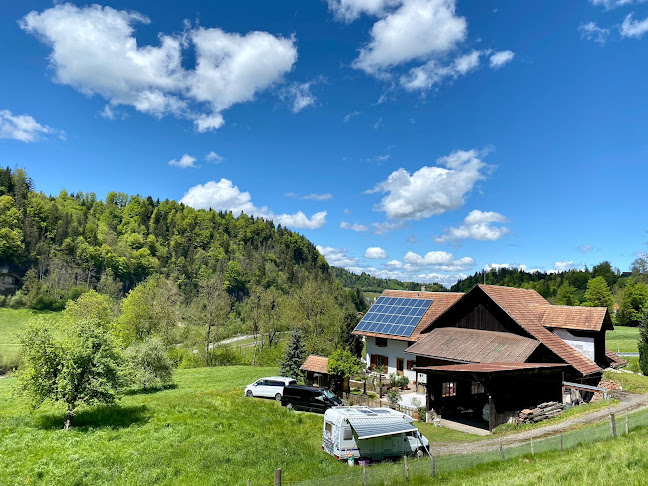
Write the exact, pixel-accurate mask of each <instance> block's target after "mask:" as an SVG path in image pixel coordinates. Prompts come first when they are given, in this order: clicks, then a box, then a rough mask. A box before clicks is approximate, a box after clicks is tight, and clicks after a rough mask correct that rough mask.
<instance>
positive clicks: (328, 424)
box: [324, 422, 333, 434]
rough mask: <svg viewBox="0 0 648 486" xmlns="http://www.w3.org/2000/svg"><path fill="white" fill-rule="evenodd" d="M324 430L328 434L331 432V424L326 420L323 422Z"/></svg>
mask: <svg viewBox="0 0 648 486" xmlns="http://www.w3.org/2000/svg"><path fill="white" fill-rule="evenodd" d="M324 430H326V431H327V432H328V433H329V434H332V433H333V424H330V423H328V422H326V423H325V424H324Z"/></svg>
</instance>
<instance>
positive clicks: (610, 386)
mask: <svg viewBox="0 0 648 486" xmlns="http://www.w3.org/2000/svg"><path fill="white" fill-rule="evenodd" d="M598 386H600V387H601V388H606V389H607V390H608V397H617V396H618V394H617V393H615V392H620V391H623V387H622V386H621V385H619V384H618V383H616V382H614V381H609V380H601V382H600V383H599V384H598ZM604 398H605V397H604V395H603V392H599V391H597V392H595V393H594V396H593V397H592V401H593V402H598V401H600V400H603V399H604Z"/></svg>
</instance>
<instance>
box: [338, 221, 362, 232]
mask: <svg viewBox="0 0 648 486" xmlns="http://www.w3.org/2000/svg"><path fill="white" fill-rule="evenodd" d="M340 228H342V229H348V230H351V231H356V232H358V233H360V232H362V231H368V230H369V226H367V225H364V224H358V223H349V222H347V221H342V222H341V223H340Z"/></svg>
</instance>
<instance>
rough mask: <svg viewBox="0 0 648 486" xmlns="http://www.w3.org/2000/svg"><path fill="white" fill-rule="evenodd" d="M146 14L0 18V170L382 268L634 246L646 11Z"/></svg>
mask: <svg viewBox="0 0 648 486" xmlns="http://www.w3.org/2000/svg"><path fill="white" fill-rule="evenodd" d="M159 5H160V3H159V2H153V1H138V2H133V1H130V2H127V1H110V2H104V3H102V4H95V5H91V4H81V3H76V4H73V3H63V2H55V3H52V2H44V1H43V2H39V1H33V2H30V1H24V2H11V3H9V4H7V5H5V6H3V12H2V15H1V17H0V22H1V24H0V46H2V47H1V48H0V65H1V66H2V74H3V75H2V76H1V77H0V163H1V164H2V165H4V166H6V165H8V166H11V167H22V168H24V169H26V170H27V172H28V173H29V175H30V176H31V177H32V178H33V179H34V180H35V182H36V188H37V189H38V190H42V191H44V192H45V193H48V194H50V193H51V194H57V193H58V192H59V191H60V190H61V189H62V188H65V189H67V190H68V191H69V192H76V191H79V190H82V191H85V192H88V191H93V192H96V193H97V195H98V196H99V197H104V196H105V194H106V193H107V192H108V191H110V190H118V191H123V192H126V193H128V194H142V195H152V196H153V197H156V198H160V199H164V198H170V199H177V200H181V199H182V200H183V201H184V202H186V203H187V204H190V205H192V206H195V207H214V208H217V209H230V210H233V211H235V212H240V211H241V210H243V211H246V212H248V213H253V214H257V215H261V216H265V217H271V218H273V219H274V220H275V222H281V223H282V224H284V225H286V226H288V227H290V228H292V229H295V230H296V231H299V232H301V233H303V234H305V235H306V236H307V237H308V238H309V239H310V240H311V241H313V243H315V244H316V245H318V246H319V247H320V251H321V252H322V253H323V254H324V255H325V256H326V257H327V259H328V261H329V263H331V264H333V265H339V266H345V267H347V268H350V269H353V270H354V271H361V270H366V271H368V272H369V273H371V274H373V275H377V276H383V277H389V276H393V277H396V278H401V279H408V280H409V279H413V280H419V281H440V282H443V283H446V284H450V283H453V282H454V281H455V280H456V279H457V278H458V277H460V276H461V275H467V274H472V273H474V272H475V271H479V270H481V269H482V268H484V267H485V266H493V265H509V266H520V265H523V266H524V267H525V268H527V269H536V268H537V269H541V270H555V269H557V270H561V269H566V268H570V267H581V266H582V265H585V264H587V265H589V266H590V267H591V266H592V265H593V264H595V263H598V262H600V261H602V260H606V259H607V260H610V261H611V262H612V263H613V265H615V266H617V267H619V268H620V269H621V270H627V269H628V267H629V265H630V263H631V261H632V260H633V259H634V258H635V257H636V254H637V252H640V251H642V250H645V248H646V247H645V245H644V242H645V241H646V240H647V239H648V235H647V233H646V230H648V221H647V220H648V218H647V217H646V195H645V181H646V177H647V176H648V165H647V164H646V159H647V155H648V122H647V115H646V114H647V113H648V96H647V92H646V86H647V85H648V79H647V77H648V63H647V62H646V59H647V55H648V2H643V1H639V0H573V1H570V2H562V1H548V2H547V1H536V2H498V1H484V2H466V1H457V2H455V1H452V0H307V1H306V0H295V1H289V0H285V1H281V2H267V1H243V0H241V1H237V2H226V1H213V2H200V1H197V0H194V1H191V0H186V1H183V2H173V4H171V3H169V5H170V6H167V4H165V8H163V9H162V8H160V7H159ZM642 188H643V189H642Z"/></svg>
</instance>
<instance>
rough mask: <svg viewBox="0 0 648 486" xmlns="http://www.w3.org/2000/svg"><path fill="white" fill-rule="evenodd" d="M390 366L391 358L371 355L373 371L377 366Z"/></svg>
mask: <svg viewBox="0 0 648 486" xmlns="http://www.w3.org/2000/svg"><path fill="white" fill-rule="evenodd" d="M382 365H385V366H389V358H387V356H382V355H380V354H372V355H371V369H372V370H373V369H374V368H375V367H376V366H382Z"/></svg>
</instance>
